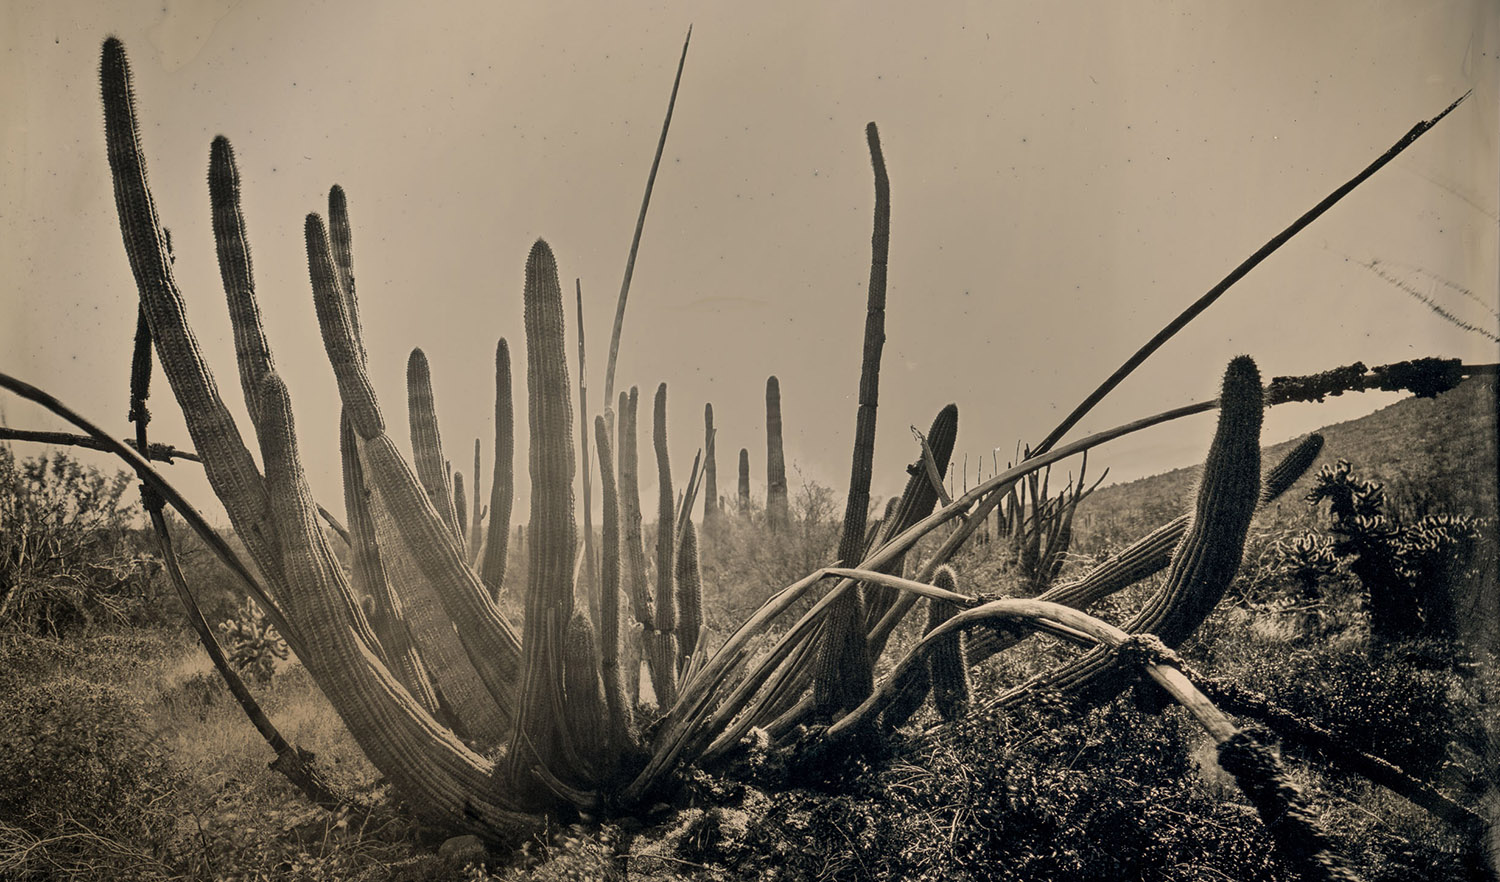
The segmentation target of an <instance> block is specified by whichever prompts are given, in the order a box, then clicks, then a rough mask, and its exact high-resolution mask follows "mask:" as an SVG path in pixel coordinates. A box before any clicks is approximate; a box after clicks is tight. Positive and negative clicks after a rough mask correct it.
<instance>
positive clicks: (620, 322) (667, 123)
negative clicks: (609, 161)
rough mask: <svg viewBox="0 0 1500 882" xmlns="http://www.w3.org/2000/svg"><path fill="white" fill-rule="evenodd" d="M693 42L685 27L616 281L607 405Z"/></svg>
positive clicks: (607, 367)
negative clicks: (637, 265) (653, 196)
mask: <svg viewBox="0 0 1500 882" xmlns="http://www.w3.org/2000/svg"><path fill="white" fill-rule="evenodd" d="M692 39H693V28H692V26H691V25H689V26H688V32H687V36H686V37H684V38H683V40H682V57H681V58H679V59H677V75H676V76H675V77H674V78H673V79H672V96H671V97H670V98H668V99H667V115H666V118H665V119H663V120H662V122H661V137H660V138H659V139H658V140H657V142H656V156H654V157H653V158H652V160H651V172H650V174H648V175H646V194H645V195H644V196H642V197H641V213H640V214H639V215H638V216H637V217H636V220H635V235H633V236H632V237H631V239H630V255H629V256H628V257H626V258H625V278H624V279H622V280H621V281H620V302H619V305H617V306H616V307H615V326H614V329H613V330H612V331H611V332H610V335H609V363H608V364H606V365H605V368H604V401H605V404H606V405H607V404H608V403H609V402H610V401H612V400H613V399H614V394H615V362H616V361H617V360H618V359H619V357H620V331H621V330H622V329H623V328H624V327H625V301H626V299H627V298H628V297H629V296H630V278H631V276H633V275H635V255H636V252H637V251H639V250H640V247H641V231H642V230H644V229H645V228H646V209H647V208H649V207H650V205H651V189H652V188H653V187H655V186H656V170H657V168H658V167H660V166H661V154H662V151H663V150H665V149H666V146H667V130H668V129H670V128H671V127H672V110H673V108H675V107H676V106H677V87H678V86H679V85H681V84H682V67H683V65H684V64H686V63H687V50H688V43H689V42H690V41H691V40H692Z"/></svg>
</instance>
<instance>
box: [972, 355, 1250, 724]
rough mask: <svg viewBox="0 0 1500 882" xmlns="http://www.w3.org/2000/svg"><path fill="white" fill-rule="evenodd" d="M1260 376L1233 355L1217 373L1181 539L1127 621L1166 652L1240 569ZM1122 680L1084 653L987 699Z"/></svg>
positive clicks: (1083, 692)
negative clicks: (1212, 411) (1156, 584)
mask: <svg viewBox="0 0 1500 882" xmlns="http://www.w3.org/2000/svg"><path fill="white" fill-rule="evenodd" d="M1262 399H1263V396H1262V390H1261V386H1260V373H1259V371H1258V370H1257V369H1256V367H1255V362H1254V361H1252V360H1251V359H1250V358H1249V356H1239V357H1237V358H1235V359H1234V360H1233V361H1231V362H1230V363H1229V367H1228V368H1227V369H1226V370H1225V373H1224V383H1223V392H1222V394H1221V395H1220V406H1219V423H1218V427H1217V429H1216V430H1215V432H1214V438H1213V442H1212V443H1211V445H1210V446H1209V452H1208V458H1207V460H1206V461H1205V463H1204V466H1203V475H1202V478H1201V479H1200V481H1199V487H1198V495H1197V502H1196V505H1195V507H1194V511H1193V515H1192V520H1191V522H1190V524H1189V525H1188V529H1187V532H1186V534H1185V535H1184V536H1183V538H1182V541H1181V542H1180V543H1179V545H1178V546H1177V549H1176V551H1175V552H1174V554H1173V556H1172V562H1171V564H1170V566H1169V567H1168V573H1167V579H1166V583H1165V584H1164V585H1163V587H1162V588H1161V590H1159V591H1158V592H1156V593H1155V594H1154V595H1152V597H1151V598H1150V599H1149V600H1147V602H1146V604H1145V606H1143V607H1142V608H1141V610H1140V611H1139V612H1138V613H1137V614H1136V615H1135V616H1134V617H1133V618H1132V619H1131V620H1130V621H1129V622H1128V623H1127V624H1126V626H1125V630H1127V631H1129V632H1130V633H1133V634H1140V633H1150V634H1155V635H1156V636H1158V637H1160V638H1161V640H1162V642H1163V643H1164V644H1166V645H1167V646H1169V647H1176V646H1178V645H1179V644H1181V643H1182V641H1184V640H1186V639H1187V637H1188V636H1190V635H1191V634H1192V633H1193V631H1195V630H1197V628H1198V626H1199V625H1201V624H1202V623H1203V620H1204V619H1205V618H1207V616H1208V614H1209V613H1210V612H1212V610H1213V608H1214V606H1216V605H1217V604H1218V602H1219V600H1220V598H1222V597H1223V594H1224V590H1225V589H1226V588H1227V587H1228V586H1229V583H1230V581H1231V580H1233V578H1234V575H1235V573H1236V572H1237V571H1238V569H1239V565H1240V557H1241V556H1242V554H1243V553H1244V545H1245V534H1246V533H1247V532H1248V530H1249V528H1250V519H1251V517H1252V516H1253V515H1254V513H1255V507H1256V503H1257V502H1258V500H1259V499H1260V496H1261V493H1262V490H1261V483H1260V427H1261V418H1262V407H1261V404H1262ZM1128 683H1129V675H1128V673H1127V672H1126V669H1125V666H1124V665H1123V664H1122V663H1121V662H1120V661H1119V660H1118V659H1116V658H1115V657H1113V656H1112V655H1111V654H1109V653H1108V652H1105V651H1104V650H1091V651H1089V652H1087V653H1085V654H1084V655H1083V656H1082V657H1080V658H1078V659H1076V660H1074V661H1073V662H1070V663H1068V664H1066V665H1064V666H1063V667H1061V668H1059V669H1056V670H1054V671H1051V672H1048V673H1046V674H1042V675H1040V676H1039V677H1036V678H1033V679H1032V680H1029V681H1027V682H1026V683H1024V684H1022V685H1020V686H1018V687H1016V688H1015V689H1012V690H1010V691H1009V692H1006V693H1004V694H1002V695H1001V696H999V697H998V698H996V699H994V700H993V701H992V702H991V704H992V705H1008V704H1012V703H1015V702H1017V701H1020V700H1022V699H1024V698H1025V697H1027V696H1029V695H1031V694H1034V693H1035V692H1036V691H1037V690H1039V689H1041V690H1050V691H1061V692H1066V693H1071V694H1075V695H1078V696H1080V697H1081V698H1083V699H1084V700H1086V701H1093V702H1097V701H1107V700H1108V699H1109V698H1110V697H1112V696H1114V695H1116V694H1118V693H1119V691H1120V690H1121V689H1123V688H1125V686H1126V685H1128Z"/></svg>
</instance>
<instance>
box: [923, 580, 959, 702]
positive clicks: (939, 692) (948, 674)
mask: <svg viewBox="0 0 1500 882" xmlns="http://www.w3.org/2000/svg"><path fill="white" fill-rule="evenodd" d="M932 587H934V588H941V589H943V590H944V591H952V592H954V593H955V594H956V593H958V578H957V577H956V576H955V575H954V574H953V568H952V567H949V566H947V565H944V566H941V567H938V571H937V573H935V574H934V575H933V577H932ZM958 611H959V610H958V606H956V605H955V604H954V603H953V602H952V601H949V600H942V599H939V598H936V597H934V598H931V599H929V600H928V601H927V633H929V634H931V633H932V632H933V631H936V630H937V629H938V628H940V627H942V625H943V623H944V622H946V621H948V620H949V619H951V618H953V617H954V616H956V615H958ZM964 638H965V635H964V634H963V633H961V632H960V633H954V634H950V635H948V636H947V637H944V638H943V639H941V640H938V641H937V642H935V643H933V645H932V649H931V650H929V651H928V653H927V670H928V676H929V678H930V680H931V682H932V703H933V704H934V705H935V706H936V707H937V710H938V714H939V715H940V716H941V717H942V718H943V719H945V720H948V721H950V722H951V721H953V720H956V719H958V718H959V717H961V716H963V713H964V709H965V707H966V706H967V705H968V703H969V662H968V654H967V653H966V652H965V651H964V643H965V639H964Z"/></svg>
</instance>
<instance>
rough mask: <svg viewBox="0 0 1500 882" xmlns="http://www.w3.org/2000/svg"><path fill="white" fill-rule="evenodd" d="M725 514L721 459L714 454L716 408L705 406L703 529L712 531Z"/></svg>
mask: <svg viewBox="0 0 1500 882" xmlns="http://www.w3.org/2000/svg"><path fill="white" fill-rule="evenodd" d="M722 513H723V511H722V509H720V507H719V459H718V456H717V455H716V454H715V453H714V406H713V405H712V404H705V405H703V528H704V529H711V528H712V527H713V525H714V524H716V523H718V520H719V516H720V515H721V514H722Z"/></svg>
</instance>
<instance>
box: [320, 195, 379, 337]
mask: <svg viewBox="0 0 1500 882" xmlns="http://www.w3.org/2000/svg"><path fill="white" fill-rule="evenodd" d="M328 237H329V244H330V246H331V247H332V249H333V263H334V266H335V267H337V270H338V281H339V290H340V291H341V292H343V294H344V308H345V309H347V310H348V311H349V320H350V322H351V324H352V326H353V327H352V331H353V334H354V339H355V341H356V342H357V343H358V344H359V357H360V360H361V361H365V360H367V359H368V357H369V356H368V355H367V353H366V352H365V340H364V331H363V329H362V328H361V327H360V323H359V300H358V298H356V297H355V294H354V230H353V228H352V227H351V225H350V224H349V197H348V196H347V194H345V193H344V188H343V187H340V186H339V185H338V184H334V185H333V186H332V187H330V188H329V189H328Z"/></svg>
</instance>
